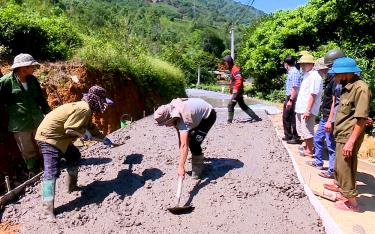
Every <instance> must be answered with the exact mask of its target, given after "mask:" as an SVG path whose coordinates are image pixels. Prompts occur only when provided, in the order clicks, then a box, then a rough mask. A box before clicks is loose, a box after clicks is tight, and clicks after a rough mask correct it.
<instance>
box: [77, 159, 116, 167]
mask: <svg viewBox="0 0 375 234" xmlns="http://www.w3.org/2000/svg"><path fill="white" fill-rule="evenodd" d="M110 162H112V159H110V158H81V160H80V162H79V164H80V165H81V166H89V165H101V164H107V163H110Z"/></svg>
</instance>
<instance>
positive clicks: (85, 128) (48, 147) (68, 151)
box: [35, 85, 113, 220]
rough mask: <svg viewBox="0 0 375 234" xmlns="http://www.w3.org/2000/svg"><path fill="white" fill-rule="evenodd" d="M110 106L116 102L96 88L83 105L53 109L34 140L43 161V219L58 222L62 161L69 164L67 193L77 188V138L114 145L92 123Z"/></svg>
mask: <svg viewBox="0 0 375 234" xmlns="http://www.w3.org/2000/svg"><path fill="white" fill-rule="evenodd" d="M111 104H113V102H112V101H111V100H110V99H108V98H106V91H105V89H103V88H102V87H100V86H97V85H95V86H93V87H91V88H90V89H89V91H88V93H87V94H85V95H84V97H83V98H82V101H79V102H73V103H68V104H64V105H62V106H60V107H58V108H56V109H54V110H53V111H52V112H50V113H49V114H48V115H47V116H46V117H45V118H44V120H43V121H42V123H41V124H40V126H39V127H38V130H37V132H36V136H35V139H36V140H37V143H38V145H39V148H40V151H41V153H42V154H43V159H44V175H43V182H42V198H43V211H44V215H45V216H46V217H47V218H48V219H50V220H53V219H54V218H55V215H54V199H55V184H56V179H57V178H58V177H59V175H60V161H61V159H62V158H64V159H65V160H66V163H67V171H68V192H69V193H70V192H72V191H73V190H74V189H76V188H77V176H78V165H79V160H80V158H81V153H80V152H79V150H78V149H77V148H76V147H75V146H74V145H73V144H72V142H73V141H74V140H75V139H76V138H77V135H80V136H83V139H84V140H88V139H90V138H91V137H92V136H97V137H98V138H102V139H103V143H104V144H105V145H111V144H112V142H111V141H110V140H109V139H108V138H106V137H104V136H103V135H102V134H101V133H100V132H99V130H98V129H97V128H96V127H95V126H94V125H93V124H92V122H91V117H92V114H93V112H98V113H104V112H105V111H106V109H107V107H108V105H111ZM67 130H68V131H67ZM69 131H70V133H69ZM72 132H73V133H72Z"/></svg>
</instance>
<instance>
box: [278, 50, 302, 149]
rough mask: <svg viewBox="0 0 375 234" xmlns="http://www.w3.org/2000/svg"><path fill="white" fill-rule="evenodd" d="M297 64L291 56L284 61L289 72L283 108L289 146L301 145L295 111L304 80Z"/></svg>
mask: <svg viewBox="0 0 375 234" xmlns="http://www.w3.org/2000/svg"><path fill="white" fill-rule="evenodd" d="M295 64H296V60H295V59H294V58H293V57H291V56H287V57H286V58H285V59H284V68H285V69H286V70H287V71H288V74H287V77H286V82H285V95H286V99H285V102H284V108H283V127H284V138H283V140H285V141H287V143H288V144H299V143H300V140H299V138H300V137H299V136H298V133H297V128H296V114H295V112H294V110H295V104H296V100H297V95H298V90H299V87H300V86H301V82H302V78H301V74H300V72H299V71H298V70H297V68H296V66H295Z"/></svg>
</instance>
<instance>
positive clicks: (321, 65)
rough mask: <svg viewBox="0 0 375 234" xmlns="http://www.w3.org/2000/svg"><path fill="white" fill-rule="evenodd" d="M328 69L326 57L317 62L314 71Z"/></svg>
mask: <svg viewBox="0 0 375 234" xmlns="http://www.w3.org/2000/svg"><path fill="white" fill-rule="evenodd" d="M323 69H328V67H327V66H326V65H325V64H324V57H321V58H319V59H317V60H316V61H315V64H314V70H317V71H318V70H323Z"/></svg>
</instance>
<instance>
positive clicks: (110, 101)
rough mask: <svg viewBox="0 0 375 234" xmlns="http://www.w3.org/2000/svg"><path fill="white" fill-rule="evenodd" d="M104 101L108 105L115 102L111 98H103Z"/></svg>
mask: <svg viewBox="0 0 375 234" xmlns="http://www.w3.org/2000/svg"><path fill="white" fill-rule="evenodd" d="M105 102H106V103H107V104H108V105H109V106H112V105H113V104H114V103H115V102H114V101H112V100H111V99H109V98H105Z"/></svg>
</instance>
